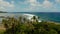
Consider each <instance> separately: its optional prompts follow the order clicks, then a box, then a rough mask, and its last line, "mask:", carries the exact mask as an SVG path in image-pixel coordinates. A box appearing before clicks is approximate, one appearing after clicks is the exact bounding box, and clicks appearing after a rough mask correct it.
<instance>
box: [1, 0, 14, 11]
mask: <svg viewBox="0 0 60 34" xmlns="http://www.w3.org/2000/svg"><path fill="white" fill-rule="evenodd" d="M13 3H14V2H13V1H11V3H9V2H7V1H4V0H0V10H1V11H4V10H6V11H7V10H8V9H9V10H10V9H13V7H14V4H13Z"/></svg>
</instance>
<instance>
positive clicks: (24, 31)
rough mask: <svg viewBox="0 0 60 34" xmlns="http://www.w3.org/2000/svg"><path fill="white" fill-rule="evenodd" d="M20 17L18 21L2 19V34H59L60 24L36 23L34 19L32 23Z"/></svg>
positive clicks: (12, 18)
mask: <svg viewBox="0 0 60 34" xmlns="http://www.w3.org/2000/svg"><path fill="white" fill-rule="evenodd" d="M21 19H22V17H19V18H18V19H16V18H14V17H11V18H8V19H3V20H2V23H3V24H4V28H5V29H6V30H5V32H3V34H60V24H55V23H51V22H45V21H42V22H41V23H40V22H38V21H37V20H36V19H35V17H33V18H32V19H34V21H33V22H32V21H29V20H26V19H25V18H23V21H24V23H23V22H22V21H21Z"/></svg>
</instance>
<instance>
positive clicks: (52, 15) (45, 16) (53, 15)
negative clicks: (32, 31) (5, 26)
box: [0, 12, 60, 22]
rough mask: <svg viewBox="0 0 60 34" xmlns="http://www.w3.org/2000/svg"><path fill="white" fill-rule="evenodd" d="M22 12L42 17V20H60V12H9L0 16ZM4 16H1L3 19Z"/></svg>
mask: <svg viewBox="0 0 60 34" xmlns="http://www.w3.org/2000/svg"><path fill="white" fill-rule="evenodd" d="M21 14H33V15H37V16H39V17H40V20H45V21H53V22H60V12H8V13H0V16H10V17H11V16H14V17H19V16H20V15H21ZM2 19H3V18H0V21H2Z"/></svg>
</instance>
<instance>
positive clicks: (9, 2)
mask: <svg viewBox="0 0 60 34" xmlns="http://www.w3.org/2000/svg"><path fill="white" fill-rule="evenodd" d="M0 11H7V12H60V0H0Z"/></svg>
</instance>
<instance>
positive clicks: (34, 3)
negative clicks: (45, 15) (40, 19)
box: [24, 0, 53, 11]
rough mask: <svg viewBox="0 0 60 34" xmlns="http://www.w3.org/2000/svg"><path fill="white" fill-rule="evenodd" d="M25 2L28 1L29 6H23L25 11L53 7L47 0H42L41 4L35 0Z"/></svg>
mask: <svg viewBox="0 0 60 34" xmlns="http://www.w3.org/2000/svg"><path fill="white" fill-rule="evenodd" d="M25 3H29V4H30V5H29V7H27V8H24V9H25V10H27V11H38V10H41V9H42V10H43V9H46V10H48V9H50V8H52V7H53V3H51V2H49V1H48V0H44V2H43V3H42V4H41V3H40V2H38V1H37V0H27V1H25Z"/></svg>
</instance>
